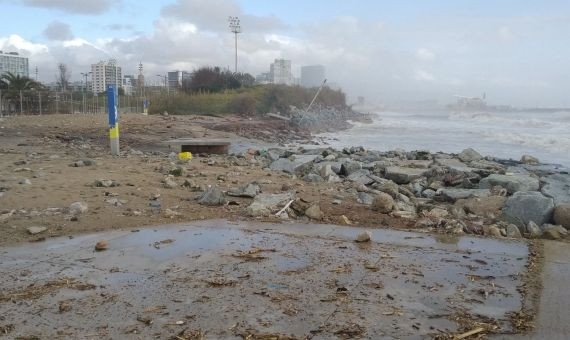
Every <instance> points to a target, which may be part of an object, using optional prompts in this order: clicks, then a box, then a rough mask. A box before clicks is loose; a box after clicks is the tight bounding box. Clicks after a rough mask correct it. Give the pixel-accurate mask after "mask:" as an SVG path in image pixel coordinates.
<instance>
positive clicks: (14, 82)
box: [0, 72, 44, 112]
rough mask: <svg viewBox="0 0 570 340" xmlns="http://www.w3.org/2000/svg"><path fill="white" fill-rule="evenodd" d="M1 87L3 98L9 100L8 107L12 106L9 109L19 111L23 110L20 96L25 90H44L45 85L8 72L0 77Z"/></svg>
mask: <svg viewBox="0 0 570 340" xmlns="http://www.w3.org/2000/svg"><path fill="white" fill-rule="evenodd" d="M0 89H2V98H5V99H6V100H7V102H8V107H10V106H11V107H12V109H9V110H12V111H15V112H18V111H20V110H21V108H20V104H21V100H20V99H21V97H20V96H21V94H22V92H23V91H30V90H43V89H44V87H43V85H42V84H40V83H38V82H37V81H35V80H33V79H31V78H29V77H22V76H21V75H19V74H13V73H10V72H7V73H5V74H3V75H2V76H1V77H0Z"/></svg>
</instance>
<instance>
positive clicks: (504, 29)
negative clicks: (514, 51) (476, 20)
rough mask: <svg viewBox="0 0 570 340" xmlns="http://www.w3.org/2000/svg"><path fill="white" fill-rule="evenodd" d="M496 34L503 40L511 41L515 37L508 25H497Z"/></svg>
mask: <svg viewBox="0 0 570 340" xmlns="http://www.w3.org/2000/svg"><path fill="white" fill-rule="evenodd" d="M497 34H498V35H499V38H500V39H501V40H504V41H512V40H515V39H516V35H515V34H514V33H513V31H512V29H511V28H510V27H509V26H501V27H499V30H498V32H497Z"/></svg>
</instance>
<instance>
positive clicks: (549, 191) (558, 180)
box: [540, 174, 570, 205]
mask: <svg viewBox="0 0 570 340" xmlns="http://www.w3.org/2000/svg"><path fill="white" fill-rule="evenodd" d="M540 180H541V182H543V183H544V185H543V186H542V189H541V192H542V193H543V194H544V196H546V197H551V198H552V199H554V204H557V205H558V204H564V203H568V204H570V174H554V175H550V176H547V177H543V178H541V179H540Z"/></svg>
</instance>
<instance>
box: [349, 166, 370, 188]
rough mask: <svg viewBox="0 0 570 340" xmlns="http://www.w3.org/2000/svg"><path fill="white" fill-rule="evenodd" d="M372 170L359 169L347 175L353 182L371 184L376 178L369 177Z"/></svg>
mask: <svg viewBox="0 0 570 340" xmlns="http://www.w3.org/2000/svg"><path fill="white" fill-rule="evenodd" d="M369 175H370V170H365V169H361V170H357V171H355V172H353V173H351V174H350V175H348V176H347V177H346V179H348V180H349V181H351V182H356V183H360V184H364V185H369V184H372V183H374V180H373V179H372V178H370V177H369Z"/></svg>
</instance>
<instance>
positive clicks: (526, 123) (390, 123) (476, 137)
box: [318, 111, 570, 166]
mask: <svg viewBox="0 0 570 340" xmlns="http://www.w3.org/2000/svg"><path fill="white" fill-rule="evenodd" d="M372 119H373V120H372V123H359V122H353V125H354V127H353V128H351V129H349V130H345V131H340V132H332V133H323V134H320V135H319V136H318V137H319V138H321V139H322V140H324V141H326V142H327V143H328V144H329V145H330V146H332V147H335V148H340V149H342V148H344V147H347V146H363V147H365V148H367V149H372V150H379V151H388V150H394V149H398V148H399V149H404V150H406V151H412V150H429V151H431V152H438V151H442V152H446V153H459V152H461V151H462V150H463V149H465V148H468V147H471V148H473V149H475V150H477V151H478V152H479V153H481V154H482V155H484V156H493V157H498V158H503V159H515V160H520V158H521V156H522V155H525V154H528V155H532V156H534V157H537V158H538V159H539V160H540V161H541V162H542V163H551V164H561V165H564V166H570V111H558V112H548V113H545V112H461V113H458V112H447V111H435V112H434V111H430V112H421V111H418V112H405V113H404V112H391V111H382V112H373V113H372Z"/></svg>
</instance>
